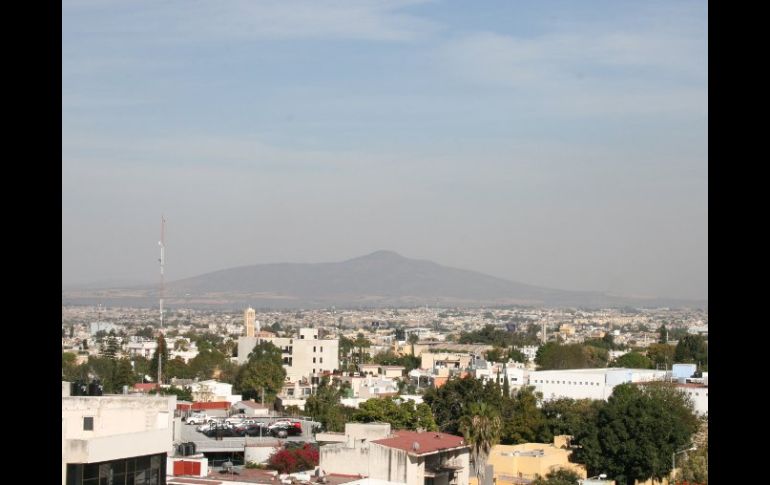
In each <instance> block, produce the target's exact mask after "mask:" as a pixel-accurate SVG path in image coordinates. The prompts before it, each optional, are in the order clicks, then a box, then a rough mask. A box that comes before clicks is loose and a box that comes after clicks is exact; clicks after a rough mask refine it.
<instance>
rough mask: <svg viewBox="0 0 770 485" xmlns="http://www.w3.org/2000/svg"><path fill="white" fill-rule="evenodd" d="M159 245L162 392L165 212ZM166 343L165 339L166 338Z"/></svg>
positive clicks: (159, 369) (159, 373) (159, 336)
mask: <svg viewBox="0 0 770 485" xmlns="http://www.w3.org/2000/svg"><path fill="white" fill-rule="evenodd" d="M158 245H159V246H160V259H159V260H158V262H160V330H159V331H158V394H160V382H161V381H160V379H161V376H162V369H161V367H162V366H163V359H162V358H161V357H162V350H163V349H161V348H160V342H161V337H163V296H164V295H163V292H164V290H165V281H164V275H163V266H164V265H165V259H166V254H165V252H166V219H165V218H164V217H163V214H161V216H160V241H158ZM164 343H165V340H164Z"/></svg>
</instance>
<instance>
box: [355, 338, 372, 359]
mask: <svg viewBox="0 0 770 485" xmlns="http://www.w3.org/2000/svg"><path fill="white" fill-rule="evenodd" d="M354 344H355V347H356V348H357V349H358V364H365V363H367V362H368V361H369V354H368V353H365V352H364V349H368V348H369V347H371V346H372V343H371V342H370V341H369V339H367V338H366V337H364V334H363V333H360V332H359V334H358V335H357V336H356V340H355V342H354Z"/></svg>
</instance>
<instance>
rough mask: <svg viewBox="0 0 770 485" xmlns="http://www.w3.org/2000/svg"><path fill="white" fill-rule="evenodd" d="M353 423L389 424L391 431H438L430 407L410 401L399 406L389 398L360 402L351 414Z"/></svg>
mask: <svg viewBox="0 0 770 485" xmlns="http://www.w3.org/2000/svg"><path fill="white" fill-rule="evenodd" d="M353 421H356V422H359V423H372V422H384V423H390V424H391V427H392V428H393V429H411V430H416V429H418V428H421V429H424V430H427V431H436V430H437V429H438V427H437V426H436V422H435V421H434V420H433V414H432V413H431V411H430V406H428V405H427V404H425V403H420V404H417V405H415V403H414V401H412V400H411V399H409V400H408V401H404V402H401V403H400V404H399V403H397V402H395V401H394V400H393V399H392V398H390V397H388V398H384V399H380V398H373V399H369V400H368V401H364V402H362V403H361V404H360V405H359V406H358V410H357V411H356V412H355V413H354V414H353Z"/></svg>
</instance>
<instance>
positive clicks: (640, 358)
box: [610, 352, 653, 369]
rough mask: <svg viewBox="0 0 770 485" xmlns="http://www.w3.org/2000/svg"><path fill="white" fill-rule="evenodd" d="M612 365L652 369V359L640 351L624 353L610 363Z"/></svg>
mask: <svg viewBox="0 0 770 485" xmlns="http://www.w3.org/2000/svg"><path fill="white" fill-rule="evenodd" d="M610 367H625V368H627V369H652V367H653V365H652V360H650V359H649V358H647V357H646V356H644V355H642V354H640V353H639V352H629V353H627V354H623V355H621V356H620V357H618V358H617V359H615V360H613V361H612V362H611V363H610Z"/></svg>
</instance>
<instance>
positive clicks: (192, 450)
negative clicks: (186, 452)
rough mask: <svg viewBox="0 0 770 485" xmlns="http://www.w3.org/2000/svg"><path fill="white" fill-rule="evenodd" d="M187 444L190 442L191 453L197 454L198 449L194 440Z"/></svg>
mask: <svg viewBox="0 0 770 485" xmlns="http://www.w3.org/2000/svg"><path fill="white" fill-rule="evenodd" d="M187 444H188V445H189V447H190V455H194V454H195V450H196V448H195V443H193V442H192V441H190V442H189V443H187Z"/></svg>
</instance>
